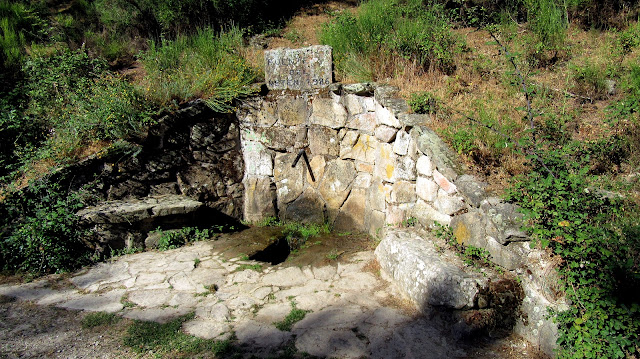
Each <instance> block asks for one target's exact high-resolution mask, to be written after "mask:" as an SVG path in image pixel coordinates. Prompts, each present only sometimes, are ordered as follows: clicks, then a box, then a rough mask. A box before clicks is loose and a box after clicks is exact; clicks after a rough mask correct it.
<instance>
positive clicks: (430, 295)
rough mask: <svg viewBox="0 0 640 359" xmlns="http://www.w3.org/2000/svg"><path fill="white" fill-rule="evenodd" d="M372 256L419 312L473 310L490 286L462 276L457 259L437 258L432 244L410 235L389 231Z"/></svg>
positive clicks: (481, 279) (472, 276) (475, 277)
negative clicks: (433, 309)
mask: <svg viewBox="0 0 640 359" xmlns="http://www.w3.org/2000/svg"><path fill="white" fill-rule="evenodd" d="M375 254H376V258H377V259H378V262H379V263H380V267H381V269H382V271H383V273H384V274H386V275H387V276H389V277H390V278H391V280H392V281H393V282H394V283H395V284H396V285H398V287H400V289H401V290H402V291H403V292H404V293H405V294H406V295H407V296H408V297H409V298H410V299H411V300H412V301H413V302H414V303H415V304H416V305H417V306H418V308H420V310H421V311H422V312H429V311H430V307H433V306H437V307H445V308H449V309H471V308H474V307H475V302H476V300H477V295H478V294H479V293H480V292H483V291H486V290H487V288H488V286H489V282H490V280H489V278H487V277H484V276H483V275H481V274H480V273H477V272H473V273H470V272H465V271H464V270H462V269H461V267H462V263H461V261H460V260H459V259H458V258H456V257H451V256H448V257H447V256H445V255H443V254H440V253H439V252H438V250H437V249H436V247H435V245H434V244H433V242H432V241H430V240H425V239H424V238H422V237H420V236H418V235H417V234H416V233H413V232H410V231H405V230H399V229H388V230H387V231H386V233H385V234H384V237H383V239H382V241H381V242H380V244H379V245H378V247H377V248H376V251H375ZM456 262H459V263H458V265H456V264H455V263H456Z"/></svg>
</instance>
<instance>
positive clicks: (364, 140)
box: [340, 134, 378, 163]
mask: <svg viewBox="0 0 640 359" xmlns="http://www.w3.org/2000/svg"><path fill="white" fill-rule="evenodd" d="M347 137H349V138H347ZM345 139H346V141H345V140H343V142H342V143H343V144H344V145H341V147H340V158H344V159H354V160H357V161H361V162H366V163H374V161H375V155H376V148H377V145H378V141H376V139H375V137H373V136H369V135H365V134H361V135H360V136H358V140H357V141H356V142H355V143H354V144H353V146H352V147H348V146H347V143H348V142H350V140H351V138H350V136H349V134H347V136H345Z"/></svg>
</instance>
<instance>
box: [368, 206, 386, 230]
mask: <svg viewBox="0 0 640 359" xmlns="http://www.w3.org/2000/svg"><path fill="white" fill-rule="evenodd" d="M385 219H386V215H385V214H384V212H380V211H376V210H371V211H367V212H366V214H365V218H364V221H365V228H366V229H367V231H368V233H369V235H371V236H378V235H379V232H380V231H381V230H382V229H383V228H384V226H385Z"/></svg>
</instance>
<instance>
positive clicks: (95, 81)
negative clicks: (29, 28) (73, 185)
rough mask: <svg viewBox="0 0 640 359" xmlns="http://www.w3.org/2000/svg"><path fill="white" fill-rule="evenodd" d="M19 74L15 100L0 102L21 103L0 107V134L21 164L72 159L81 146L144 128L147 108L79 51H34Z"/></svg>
mask: <svg viewBox="0 0 640 359" xmlns="http://www.w3.org/2000/svg"><path fill="white" fill-rule="evenodd" d="M23 73H24V74H25V78H24V80H23V82H22V84H21V86H18V87H17V88H16V91H19V92H20V95H16V96H13V98H11V97H8V98H7V99H6V100H5V101H11V100H16V99H17V100H22V101H23V102H18V103H17V105H16V104H7V105H6V107H4V108H3V106H2V102H0V109H2V110H3V111H2V116H1V117H0V121H1V122H0V125H1V126H2V127H0V131H7V132H8V133H11V134H14V135H15V136H16V138H17V139H18V141H16V146H17V148H16V149H15V150H17V151H18V153H20V154H21V156H22V158H21V159H20V160H21V161H23V162H28V161H30V160H32V159H34V158H36V159H52V160H54V161H66V160H69V159H73V158H74V156H75V153H76V152H77V151H78V149H79V148H81V147H82V146H85V145H87V144H89V143H92V142H95V141H105V140H106V141H112V140H116V139H120V138H126V137H129V136H131V135H133V134H136V133H137V132H138V131H140V130H141V129H142V128H143V127H144V126H146V125H147V124H148V123H150V116H149V113H150V111H151V108H150V107H149V106H148V105H147V104H146V102H145V100H144V99H143V98H142V97H141V96H140V95H139V94H138V92H137V91H136V90H135V88H134V87H133V86H132V85H130V84H129V83H127V82H126V81H125V80H124V79H122V78H121V77H118V76H116V75H114V74H112V73H110V72H108V71H107V69H106V64H105V62H104V61H101V60H96V59H91V58H89V56H88V55H87V53H86V52H84V51H83V50H82V49H80V50H77V51H71V50H68V49H66V48H60V49H53V50H51V49H48V50H44V49H41V48H35V49H34V53H33V54H32V56H30V57H29V58H27V59H26V60H25V62H24V65H23ZM21 103H22V106H21ZM5 109H6V110H5ZM5 111H6V112H5Z"/></svg>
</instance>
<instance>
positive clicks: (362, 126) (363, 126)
mask: <svg viewBox="0 0 640 359" xmlns="http://www.w3.org/2000/svg"><path fill="white" fill-rule="evenodd" d="M347 127H348V128H353V129H356V130H358V131H360V132H363V133H366V134H368V135H373V134H374V132H375V129H376V114H375V112H366V113H361V114H358V115H354V116H353V117H352V118H351V119H350V120H349V121H348V122H347Z"/></svg>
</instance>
